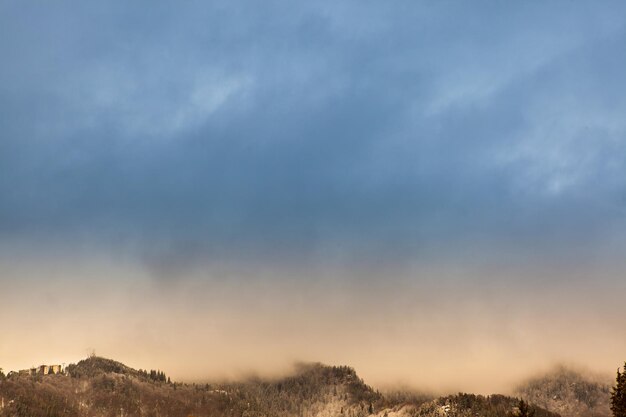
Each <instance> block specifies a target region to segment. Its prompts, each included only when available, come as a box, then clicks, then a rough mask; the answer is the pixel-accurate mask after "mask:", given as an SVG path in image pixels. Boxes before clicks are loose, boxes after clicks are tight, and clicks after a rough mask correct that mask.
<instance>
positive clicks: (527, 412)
mask: <svg viewBox="0 0 626 417" xmlns="http://www.w3.org/2000/svg"><path fill="white" fill-rule="evenodd" d="M517 408H519V417H534V415H535V409H534V408H531V407H530V406H529V405H528V403H527V402H526V401H524V400H519V405H518V406H517Z"/></svg>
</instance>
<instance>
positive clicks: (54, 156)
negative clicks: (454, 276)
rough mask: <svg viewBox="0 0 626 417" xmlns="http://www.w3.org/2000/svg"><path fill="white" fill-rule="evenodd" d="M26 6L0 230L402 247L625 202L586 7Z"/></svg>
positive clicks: (205, 250)
mask: <svg viewBox="0 0 626 417" xmlns="http://www.w3.org/2000/svg"><path fill="white" fill-rule="evenodd" d="M553 7H554V8H559V6H558V5H554V6H553ZM616 7H619V6H618V5H616ZM45 8H46V7H45V6H35V5H30V6H29V7H23V8H22V7H17V6H15V5H11V4H8V5H5V6H4V9H5V13H3V16H4V18H3V23H4V24H3V25H2V26H3V28H4V29H3V33H4V34H5V35H7V36H3V37H2V41H0V53H1V54H2V55H3V56H4V57H5V58H6V60H5V62H7V65H5V66H4V68H3V69H2V70H1V72H0V85H1V86H2V90H1V91H2V92H1V93H0V110H2V111H1V112H0V114H2V116H0V117H1V118H2V120H1V122H2V123H1V126H2V127H1V128H0V129H1V131H0V133H1V137H2V139H1V140H0V163H1V164H0V178H1V179H0V192H1V193H2V195H3V198H2V200H1V202H0V230H2V231H3V240H5V241H11V240H16V239H22V240H23V239H26V240H28V239H30V240H32V241H33V242H36V241H39V240H41V239H49V240H53V241H57V242H63V244H68V245H70V246H71V245H72V244H74V245H76V244H81V243H76V242H84V241H90V242H92V243H93V244H94V245H96V246H97V245H102V246H104V247H108V248H109V249H106V250H110V251H116V250H121V251H126V250H130V251H131V252H135V253H134V255H133V256H136V257H137V258H138V259H144V260H146V259H147V260H149V259H157V258H158V259H159V261H158V262H156V263H157V264H158V265H162V264H168V265H173V266H175V265H178V264H189V263H192V262H193V260H194V259H205V258H208V259H225V258H232V259H234V260H235V259H248V260H250V261H251V262H252V261H254V262H256V261H263V260H271V262H278V261H277V260H280V259H285V258H287V259H291V260H293V261H294V262H298V261H301V262H313V263H315V262H318V261H320V259H321V260H323V259H328V258H331V259H335V260H337V261H338V262H347V263H352V262H357V260H362V261H364V262H365V261H367V260H376V261H374V262H380V261H381V260H386V261H387V262H390V263H402V262H413V260H414V259H416V258H419V259H430V258H433V257H437V258H438V257H446V256H450V257H455V256H458V254H459V253H464V252H467V251H468V247H471V246H473V245H476V244H477V245H479V246H483V247H484V248H486V249H484V251H485V254H486V255H485V256H491V255H488V253H490V251H491V252H492V253H498V255H497V256H501V255H502V252H507V251H508V252H509V253H519V254H525V253H533V252H534V248H535V247H536V245H537V244H540V245H545V246H546V247H558V248H559V250H560V251H563V252H564V253H567V252H571V253H575V254H577V255H578V254H579V252H580V250H582V251H584V249H580V250H579V249H577V245H579V243H577V242H578V239H576V236H583V235H585V236H595V237H594V238H593V239H590V241H589V243H588V244H583V245H582V246H583V247H585V248H586V249H589V248H590V247H592V245H595V244H597V243H598V239H599V240H602V239H604V237H603V236H605V233H604V231H606V230H609V229H614V228H615V227H617V226H618V225H621V224H622V223H623V215H624V201H625V200H624V195H625V194H624V193H625V192H626V187H625V184H624V181H623V180H622V178H626V176H625V175H624V174H626V172H625V170H626V168H625V167H626V164H625V162H626V161H624V159H623V158H622V157H620V155H623V154H624V153H623V152H622V151H623V148H624V146H625V139H624V124H623V120H622V119H623V118H622V117H621V114H623V110H624V109H623V108H624V106H625V103H624V99H623V97H624V94H623V90H624V89H625V88H626V86H625V85H624V82H623V80H622V77H621V75H620V74H621V73H622V72H623V69H624V67H625V66H626V62H624V59H623V58H622V54H620V53H619V50H620V49H619V48H620V45H621V43H622V41H623V38H624V21H623V19H620V18H619V14H618V13H615V12H614V11H613V10H610V9H609V8H608V7H607V8H605V9H603V8H594V9H589V8H586V7H585V6H579V7H576V8H568V10H567V11H566V12H564V13H560V14H554V13H545V10H544V9H543V8H541V7H538V6H532V5H518V6H517V7H516V8H508V7H507V8H506V9H505V8H498V7H495V8H493V7H483V6H475V7H471V8H467V9H462V10H461V9H459V8H458V7H455V8H451V7H449V6H447V5H437V6H433V5H428V6H427V5H424V4H412V3H411V4H410V3H403V4H398V5H394V6H390V5H380V4H374V3H366V4H361V3H359V4H358V5H357V4H350V3H348V4H345V5H336V4H334V3H322V4H319V5H302V4H301V5H289V6H288V5H281V4H278V3H269V4H267V5H266V6H264V7H262V8H244V7H241V5H238V4H232V3H229V4H220V3H216V4H214V5H211V6H206V5H205V6H200V5H197V4H189V5H186V6H185V7H180V8H176V9H175V10H174V9H170V8H168V7H165V6H164V7H156V8H154V9H153V10H150V11H149V12H148V11H146V10H145V9H144V8H143V7H139V6H128V5H123V4H109V5H98V6H86V5H82V6H75V5H72V6H69V5H66V6H65V7H60V8H59V9H58V10H57V9H55V10H44V9H45ZM44 12H45V13H44ZM24 22H29V23H30V24H28V25H25V24H23V23H24ZM68 242H69V243H68ZM120 242H123V243H122V244H120ZM120 248H122V249H120ZM487 248H492V249H487ZM520 256H525V255H520ZM180 259H182V260H184V261H182V262H181V261H180ZM148 262H149V263H151V262H152V261H148ZM158 268H161V266H159V267H158Z"/></svg>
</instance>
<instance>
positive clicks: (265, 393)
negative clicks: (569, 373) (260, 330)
mask: <svg viewBox="0 0 626 417" xmlns="http://www.w3.org/2000/svg"><path fill="white" fill-rule="evenodd" d="M0 401H1V403H0V417H9V416H11V417H30V416H37V417H61V416H63V417H87V416H89V417H91V416H93V417H116V416H120V417H134V416H137V417H163V416H168V417H179V416H180V417H188V416H195V417H200V416H211V417H215V416H219V417H446V416H448V417H470V416H472V417H475V416H476V415H481V416H486V417H496V416H502V417H505V416H515V415H516V413H518V409H517V408H516V407H517V405H518V404H519V400H518V399H517V398H513V397H507V396H503V395H491V396H482V395H474V394H465V393H459V394H456V395H448V396H444V397H439V398H434V397H428V396H419V395H414V396H411V395H406V394H402V395H401V394H398V395H394V394H393V393H386V394H382V393H380V392H379V391H377V390H375V389H374V388H372V387H371V386H369V385H367V384H366V383H365V382H364V381H363V380H362V379H361V378H360V377H359V376H358V375H357V373H356V371H355V370H354V369H353V368H351V367H348V366H328V365H323V364H321V363H300V364H299V365H297V366H296V367H295V370H294V372H293V374H291V375H288V376H285V377H283V378H278V379H274V380H266V379H262V378H253V379H249V380H246V381H239V382H225V383H211V384H209V383H206V384H186V383H180V382H171V381H170V380H169V378H167V377H166V376H165V373H163V372H161V371H155V370H152V371H150V372H148V371H144V370H141V369H139V370H137V369H133V368H131V367H129V366H126V365H124V364H123V363H121V362H117V361H114V360H112V359H106V358H101V357H96V356H91V357H89V358H87V359H83V360H81V361H79V362H78V363H76V364H71V365H68V366H67V368H66V369H65V371H64V373H62V374H50V375H41V374H35V375H24V374H12V375H11V376H10V377H7V378H3V379H2V380H0ZM535 408H536V417H557V416H558V414H555V413H552V412H549V411H547V410H545V409H543V408H540V407H535Z"/></svg>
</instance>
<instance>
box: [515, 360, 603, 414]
mask: <svg viewBox="0 0 626 417" xmlns="http://www.w3.org/2000/svg"><path fill="white" fill-rule="evenodd" d="M611 386H612V382H611V380H610V379H609V378H608V377H607V378H603V377H601V376H597V375H593V374H590V373H588V372H584V371H580V370H575V369H571V368H568V367H565V366H557V367H556V368H555V369H553V370H552V371H551V372H548V373H547V374H544V375H541V376H538V377H535V378H531V379H529V380H527V381H525V382H524V383H523V384H521V385H520V386H518V387H517V389H516V391H515V394H516V395H518V396H520V397H522V398H524V399H526V400H527V401H529V402H531V403H534V404H537V405H539V406H541V407H543V408H545V409H548V410H551V411H554V412H556V413H559V414H561V415H562V416H563V417H609V416H610V415H611V411H610V409H609V401H610V392H611Z"/></svg>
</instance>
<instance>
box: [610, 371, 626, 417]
mask: <svg viewBox="0 0 626 417" xmlns="http://www.w3.org/2000/svg"><path fill="white" fill-rule="evenodd" d="M611 411H612V412H613V416H614V417H626V362H625V363H624V372H621V373H620V371H619V368H617V378H616V380H615V386H614V387H613V390H612V392H611Z"/></svg>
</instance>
